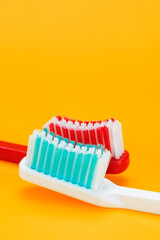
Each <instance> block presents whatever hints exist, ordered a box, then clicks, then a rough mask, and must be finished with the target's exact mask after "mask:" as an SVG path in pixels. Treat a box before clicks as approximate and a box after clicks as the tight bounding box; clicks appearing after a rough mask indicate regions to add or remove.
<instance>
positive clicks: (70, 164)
mask: <svg viewBox="0 0 160 240" xmlns="http://www.w3.org/2000/svg"><path fill="white" fill-rule="evenodd" d="M75 156H76V153H75V152H70V153H69V156H68V162H67V169H66V175H65V181H66V182H70V181H71V177H72V170H73V163H74V159H75Z"/></svg>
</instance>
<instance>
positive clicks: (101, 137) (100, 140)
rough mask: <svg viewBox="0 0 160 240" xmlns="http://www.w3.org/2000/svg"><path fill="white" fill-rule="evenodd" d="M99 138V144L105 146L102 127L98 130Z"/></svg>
mask: <svg viewBox="0 0 160 240" xmlns="http://www.w3.org/2000/svg"><path fill="white" fill-rule="evenodd" d="M97 138H98V143H100V144H102V145H104V142H103V130H102V127H99V128H97Z"/></svg>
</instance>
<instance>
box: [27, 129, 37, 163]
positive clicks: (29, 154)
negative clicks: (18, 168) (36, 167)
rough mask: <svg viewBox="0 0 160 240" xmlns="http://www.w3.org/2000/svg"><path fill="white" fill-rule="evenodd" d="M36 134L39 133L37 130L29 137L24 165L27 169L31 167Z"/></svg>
mask: <svg viewBox="0 0 160 240" xmlns="http://www.w3.org/2000/svg"><path fill="white" fill-rule="evenodd" d="M38 133H39V131H38V130H34V132H33V134H32V135H30V136H29V141H28V149H27V157H26V165H27V166H28V167H30V166H31V162H32V156H33V150H34V145H35V140H36V137H37V134H38Z"/></svg>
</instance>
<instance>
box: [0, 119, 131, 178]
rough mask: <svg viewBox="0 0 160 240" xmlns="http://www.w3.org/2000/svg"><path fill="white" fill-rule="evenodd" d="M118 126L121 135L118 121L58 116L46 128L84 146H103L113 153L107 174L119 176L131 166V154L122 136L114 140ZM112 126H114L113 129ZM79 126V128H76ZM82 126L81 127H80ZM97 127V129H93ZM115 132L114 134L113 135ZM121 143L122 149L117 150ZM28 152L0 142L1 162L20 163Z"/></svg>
mask: <svg viewBox="0 0 160 240" xmlns="http://www.w3.org/2000/svg"><path fill="white" fill-rule="evenodd" d="M116 124H118V126H119V128H117V127H116V128H117V129H118V130H119V133H120V135H121V132H120V129H121V125H120V123H119V122H118V121H117V120H114V119H110V120H109V121H108V120H105V121H97V122H96V121H91V122H89V121H84V123H83V122H82V121H80V120H79V121H77V122H76V121H75V120H74V119H70V120H69V119H68V118H67V117H65V118H64V119H62V117H60V116H57V117H54V118H52V120H50V121H49V122H48V123H47V124H45V127H47V128H48V129H49V130H50V131H53V132H54V133H55V134H58V135H60V136H62V137H66V138H69V139H70V140H73V141H75V142H82V143H84V144H92V145H97V144H103V145H104V146H105V148H107V149H108V150H110V151H111V153H112V158H111V161H110V164H109V167H108V169H107V174H118V173H122V172H124V171H125V170H126V169H127V168H128V166H129V153H128V152H127V151H126V150H124V149H123V139H122V136H121V137H120V138H121V140H120V139H118V138H116V139H118V141H116V140H114V138H115V136H116V134H117V132H116V131H115V126H116ZM112 125H114V127H113V129H112ZM76 126H77V127H76ZM80 126H81V127H80ZM93 126H95V127H93ZM112 131H113V134H112ZM120 141H121V144H120V145H121V147H119V149H117V146H116V144H117V145H119V143H120ZM26 152H27V146H24V145H20V144H14V143H9V142H4V141H0V160H5V161H9V162H13V163H19V162H20V161H21V159H22V158H23V157H25V155H26Z"/></svg>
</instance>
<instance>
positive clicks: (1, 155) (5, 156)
mask: <svg viewBox="0 0 160 240" xmlns="http://www.w3.org/2000/svg"><path fill="white" fill-rule="evenodd" d="M26 152H27V146H24V145H20V144H15V143H9V142H3V141H0V160H5V161H9V162H14V163H19V162H20V161H21V160H22V158H24V157H25V156H26Z"/></svg>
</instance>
